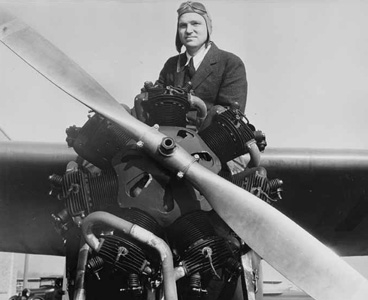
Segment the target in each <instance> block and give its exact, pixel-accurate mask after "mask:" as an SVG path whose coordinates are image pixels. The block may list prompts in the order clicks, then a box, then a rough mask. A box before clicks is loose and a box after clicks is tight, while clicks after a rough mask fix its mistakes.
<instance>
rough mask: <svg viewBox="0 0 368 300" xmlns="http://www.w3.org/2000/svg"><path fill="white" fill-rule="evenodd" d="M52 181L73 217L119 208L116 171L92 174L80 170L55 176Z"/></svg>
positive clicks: (110, 170)
mask: <svg viewBox="0 0 368 300" xmlns="http://www.w3.org/2000/svg"><path fill="white" fill-rule="evenodd" d="M50 180H51V182H52V184H53V189H54V191H57V192H58V195H57V197H58V198H59V199H62V200H63V201H65V206H66V209H67V211H68V213H69V215H70V216H71V217H76V216H85V215H88V214H89V213H91V212H93V211H98V210H109V209H111V208H118V204H117V195H118V179H117V175H116V172H115V170H114V169H108V170H103V171H101V172H98V173H91V172H89V171H88V170H86V169H84V168H80V169H77V170H71V171H68V172H66V173H65V174H64V175H63V176H60V175H55V174H54V175H52V176H50Z"/></svg>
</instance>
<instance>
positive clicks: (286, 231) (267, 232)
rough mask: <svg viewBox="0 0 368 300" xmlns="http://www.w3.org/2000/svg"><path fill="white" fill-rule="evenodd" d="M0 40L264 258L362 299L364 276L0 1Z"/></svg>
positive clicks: (337, 297) (340, 295) (332, 292)
mask: <svg viewBox="0 0 368 300" xmlns="http://www.w3.org/2000/svg"><path fill="white" fill-rule="evenodd" d="M0 40H1V41H2V43H4V44H5V45H6V46H7V47H9V48H10V49H11V50H12V51H13V52H14V53H16V54H17V55H18V56H19V57H20V58H22V59H23V60H24V61H25V62H26V63H28V64H29V65H30V66H32V67H33V68H34V69H35V70H37V71H38V72H39V73H40V74H41V75H43V76H44V77H46V78H47V79H48V80H50V81H51V82H52V83H53V84H55V85H56V86H58V87H59V88H60V89H62V90H63V91H65V92H66V93H67V94H69V95H70V96H71V97H73V98H75V99H76V100H78V101H79V102H81V103H82V104H84V105H86V106H87V107H89V108H91V109H93V110H94V111H96V112H98V113H100V114H101V115H103V116H104V117H106V118H107V119H110V120H111V121H113V122H115V123H117V124H118V125H120V126H121V127H123V128H124V129H125V130H126V131H128V132H129V133H130V134H131V136H132V137H133V138H135V139H136V140H137V141H138V142H137V145H138V146H140V147H142V149H143V150H144V151H146V152H147V153H148V154H149V155H151V156H152V157H153V158H154V159H156V160H158V161H159V162H160V163H162V164H163V165H164V166H166V167H167V168H168V169H170V170H172V171H173V172H176V173H177V175H178V176H179V177H185V178H186V179H187V180H188V181H190V182H191V183H192V184H193V186H194V187H195V188H197V189H198V190H199V191H200V192H201V193H202V194H203V195H204V196H205V197H206V199H207V200H208V201H209V202H210V204H211V205H212V207H213V208H214V209H215V211H216V212H217V213H218V214H219V215H220V216H221V218H222V219H223V220H224V221H225V222H226V223H227V224H228V225H229V226H230V227H231V228H232V229H233V230H234V231H235V232H236V233H237V234H238V235H239V236H240V237H241V238H242V239H243V240H244V241H245V242H246V243H247V244H248V245H249V246H250V247H251V248H252V249H253V250H254V251H255V252H257V253H258V255H260V256H261V257H262V258H263V259H264V260H265V261H267V262H268V263H269V264H270V265H271V266H273V267H274V268H275V269H277V270H278V271H279V272H280V273H281V274H283V275H284V276H285V277H286V278H288V279H289V280H290V281H292V282H293V283H294V284H296V285H297V286H298V287H300V288H301V289H303V290H304V291H305V292H306V293H307V294H309V295H310V296H311V297H313V298H314V299H317V300H346V299H351V300H364V299H366V298H367V296H368V281H367V280H366V279H365V278H364V277H363V276H362V275H361V274H359V273H358V272H357V271H355V270H354V269H353V268H352V267H350V266H349V265H348V264H347V263H346V262H344V261H343V260H342V259H341V258H339V257H338V255H336V254H335V253H334V252H333V251H331V250H330V249H329V248H327V247H326V246H324V245H323V244H322V243H320V242H319V241H318V240H317V239H315V238H314V237H313V236H312V235H310V234H309V233H307V232H306V231H305V230H304V229H302V228H301V227H300V226H298V225H297V224H296V223H294V222H293V221H292V220H290V219H289V218H287V217H286V216H285V215H283V214H282V213H280V212H279V211H278V210H276V209H275V208H273V207H272V206H270V205H268V204H267V203H265V202H263V201H261V200H260V199H258V198H257V197H255V196H254V195H252V194H250V193H248V192H247V191H245V190H243V189H241V188H240V187H237V186H235V185H234V184H232V183H230V182H229V181H227V180H225V179H223V178H221V177H220V176H218V175H216V174H214V173H212V172H211V171H209V170H207V169H206V168H205V167H203V166H201V165H200V164H199V163H198V162H197V161H196V159H195V158H193V157H192V156H191V155H190V154H189V153H187V152H186V151H185V150H184V149H182V148H181V147H180V146H179V145H176V144H175V141H174V140H172V139H171V138H169V137H167V136H165V135H163V134H162V133H160V132H159V131H158V130H157V128H156V127H149V126H147V125H146V124H144V123H142V122H140V121H138V120H137V119H135V118H134V117H132V116H131V115H130V114H129V113H128V112H127V111H126V109H124V108H123V107H122V106H121V105H120V104H119V103H118V102H116V101H115V99H113V97H112V96H111V95H109V94H108V92H107V91H105V90H104V89H103V88H102V87H101V86H100V85H99V84H98V83H97V82H96V81H95V80H94V79H93V78H92V77H91V76H89V75H88V74H87V73H86V72H85V71H84V70H83V69H81V68H80V67H79V66H78V65H77V64H76V63H75V62H73V61H72V60H71V59H69V58H68V57H67V56H66V55H64V54H63V53H62V52H61V51H60V50H59V49H57V48H56V47H55V46H53V45H52V44H51V43H50V42H49V41H47V40H46V39H44V38H43V37H42V36H41V35H39V34H38V33H37V32H35V31H34V30H33V29H31V28H30V27H29V26H28V25H26V24H25V23H23V22H22V21H20V20H18V19H17V18H15V17H14V16H12V15H11V14H9V13H7V12H5V11H4V10H1V8H0Z"/></svg>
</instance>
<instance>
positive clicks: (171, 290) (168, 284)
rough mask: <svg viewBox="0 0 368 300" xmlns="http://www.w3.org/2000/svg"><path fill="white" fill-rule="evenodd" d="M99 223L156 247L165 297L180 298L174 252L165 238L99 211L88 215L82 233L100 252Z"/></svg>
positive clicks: (94, 248) (168, 299)
mask: <svg viewBox="0 0 368 300" xmlns="http://www.w3.org/2000/svg"><path fill="white" fill-rule="evenodd" d="M98 224H104V225H107V226H110V227H112V228H115V229H117V230H120V231H122V232H124V233H125V234H127V235H130V236H131V237H133V238H135V239H137V240H138V241H140V242H142V243H145V244H147V245H148V246H150V247H152V248H155V249H156V250H157V251H158V252H159V254H160V257H161V262H162V272H163V276H164V281H163V282H164V294H165V299H166V300H177V299H178V295H177V291H176V281H175V278H176V276H175V271H174V266H173V258H172V253H171V250H170V248H169V246H168V245H167V244H166V243H165V241H164V240H162V239H161V238H159V237H157V236H156V235H154V234H153V233H152V232H150V231H148V230H146V229H144V228H142V227H140V226H138V225H135V224H133V223H131V222H128V221H126V220H124V219H121V218H118V217H116V216H114V215H112V214H109V213H107V212H102V211H98V212H93V213H91V214H90V215H88V216H87V217H86V218H85V219H84V220H83V223H82V233H83V236H84V239H85V240H86V242H87V244H88V245H89V246H90V247H91V248H92V249H93V250H95V251H96V252H99V250H100V248H101V246H102V244H101V242H100V240H99V239H98V238H97V237H96V236H95V235H94V233H93V227H94V226H95V225H98Z"/></svg>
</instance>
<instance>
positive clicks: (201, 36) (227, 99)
mask: <svg viewBox="0 0 368 300" xmlns="http://www.w3.org/2000/svg"><path fill="white" fill-rule="evenodd" d="M177 12H178V23H177V34H176V41H175V42H176V49H177V51H178V52H179V55H177V56H174V57H171V58H169V59H168V60H167V62H166V63H165V65H164V67H163V69H162V71H161V73H160V76H159V79H158V83H159V84H162V85H163V86H168V85H172V86H180V87H184V86H185V85H186V84H188V82H189V83H190V84H191V87H192V90H193V91H194V94H195V95H196V96H197V97H199V98H201V99H202V100H203V101H204V102H205V104H206V105H207V109H208V110H209V109H211V107H213V106H214V105H222V106H226V107H228V106H230V105H234V104H235V105H236V103H237V104H238V105H239V108H240V110H241V111H242V112H244V110H245V104H246V99H247V79H246V72H245V67H244V64H243V62H242V61H241V59H240V58H239V57H237V56H236V55H234V54H232V53H229V52H226V51H223V50H220V49H219V48H217V46H216V45H215V44H214V43H213V42H212V41H211V33H212V20H211V18H210V15H209V13H208V11H207V9H206V8H205V6H204V5H203V4H202V3H199V2H191V1H187V2H184V3H182V4H181V5H180V7H179V9H178V10H177ZM183 45H184V46H185V48H186V52H185V54H184V53H181V48H182V46H183Z"/></svg>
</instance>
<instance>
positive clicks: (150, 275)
mask: <svg viewBox="0 0 368 300" xmlns="http://www.w3.org/2000/svg"><path fill="white" fill-rule="evenodd" d="M116 215H117V216H119V217H121V218H123V219H125V220H127V221H130V222H132V223H134V224H137V225H139V226H141V227H142V228H144V229H146V230H148V231H150V232H152V233H154V234H155V235H157V236H159V235H161V236H163V229H162V228H161V227H160V226H159V225H158V223H157V222H156V221H155V220H154V218H152V217H151V216H150V215H149V214H148V213H146V212H144V211H142V210H139V209H137V208H124V209H120V210H118V211H116ZM99 230H100V232H99V233H96V234H97V235H99V237H100V241H101V246H100V249H99V250H98V252H97V253H96V252H94V253H91V255H90V258H89V260H88V263H87V271H88V273H87V281H86V284H87V286H88V287H89V290H90V291H93V295H92V297H96V299H105V297H106V293H108V294H109V295H110V294H111V295H113V296H114V297H115V298H121V299H127V300H130V299H132V300H137V299H142V300H143V299H147V293H149V291H152V290H153V288H158V289H159V288H160V287H161V284H162V275H161V269H160V267H161V259H160V256H159V253H158V252H156V251H152V248H150V247H148V246H147V245H145V244H143V243H141V242H139V241H137V240H135V239H133V238H132V237H130V236H128V235H127V234H125V233H123V232H119V231H116V230H113V229H112V230H111V228H110V229H108V228H99ZM107 288H108V289H109V290H108V291H106V289H107Z"/></svg>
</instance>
